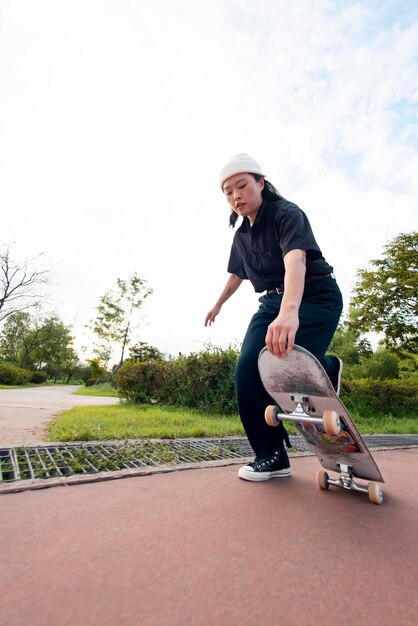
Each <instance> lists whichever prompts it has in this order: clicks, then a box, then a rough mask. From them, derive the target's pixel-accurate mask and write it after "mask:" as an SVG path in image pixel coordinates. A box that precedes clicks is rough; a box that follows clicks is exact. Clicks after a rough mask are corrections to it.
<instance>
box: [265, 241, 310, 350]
mask: <svg viewBox="0 0 418 626" xmlns="http://www.w3.org/2000/svg"><path fill="white" fill-rule="evenodd" d="M284 266H285V276H284V294H283V299H282V304H281V306H280V311H279V314H278V316H277V317H276V319H275V320H274V321H273V322H272V323H271V324H270V326H269V327H268V331H267V335H266V346H267V349H268V350H269V351H270V352H271V353H272V354H275V355H276V356H278V357H282V356H285V355H286V352H287V350H292V349H293V346H294V345H295V336H296V332H297V329H298V328H299V307H300V303H301V301H302V296H303V290H304V287H305V274H306V252H305V250H291V251H290V252H288V253H287V254H286V256H285V257H284Z"/></svg>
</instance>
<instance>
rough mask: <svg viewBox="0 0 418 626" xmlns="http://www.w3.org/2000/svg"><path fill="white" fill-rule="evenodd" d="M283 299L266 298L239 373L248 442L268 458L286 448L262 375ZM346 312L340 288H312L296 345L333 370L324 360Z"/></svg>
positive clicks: (330, 282) (328, 283) (321, 284)
mask: <svg viewBox="0 0 418 626" xmlns="http://www.w3.org/2000/svg"><path fill="white" fill-rule="evenodd" d="M281 300H282V296H279V295H272V296H262V297H261V298H260V303H261V305H260V308H259V310H258V311H257V313H256V314H255V315H254V316H253V318H252V319H251V322H250V325H249V327H248V330H247V333H246V335H245V338H244V341H243V344H242V348H241V354H240V357H239V360H238V364H237V369H236V372H235V387H236V393H237V403H238V410H239V414H240V417H241V421H242V424H243V426H244V429H245V432H246V434H247V437H248V440H249V442H250V444H251V447H252V448H253V450H254V452H255V454H256V456H257V457H258V458H262V459H263V458H266V457H269V456H271V455H272V454H274V453H275V452H276V451H277V450H279V449H283V447H284V446H283V439H284V436H285V430H284V428H283V426H282V425H280V426H278V427H277V428H272V427H271V426H268V425H267V424H266V422H265V420H264V411H265V408H266V406H268V405H269V404H272V403H274V400H273V399H272V398H271V396H270V395H269V394H268V393H267V391H266V390H265V389H264V386H263V384H262V382H261V379H260V375H259V372H258V355H259V353H260V350H261V349H262V348H263V347H264V346H265V336H266V333H267V327H268V325H269V324H270V323H271V322H272V321H273V320H274V319H275V318H276V317H277V315H278V313H279V309H280V305H281ZM341 310H342V297H341V293H340V290H339V289H338V285H337V283H336V282H335V280H334V279H332V278H326V279H324V280H321V281H318V282H317V283H313V284H311V285H308V286H307V287H306V288H305V292H304V296H303V299H302V303H301V306H300V310H299V329H298V332H297V335H296V343H297V344H299V345H300V346H302V347H304V348H306V349H307V350H309V351H310V352H312V354H314V355H315V356H316V357H317V358H318V359H319V360H320V361H321V362H322V363H323V365H324V367H325V368H326V369H329V367H330V365H331V364H332V361H331V360H329V359H328V358H327V357H325V358H324V355H325V352H326V350H327V348H328V346H329V343H330V342H331V339H332V337H333V335H334V332H335V329H336V328H337V325H338V320H339V318H340V315H341Z"/></svg>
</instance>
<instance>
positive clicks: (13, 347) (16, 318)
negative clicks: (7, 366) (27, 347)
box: [0, 311, 31, 365]
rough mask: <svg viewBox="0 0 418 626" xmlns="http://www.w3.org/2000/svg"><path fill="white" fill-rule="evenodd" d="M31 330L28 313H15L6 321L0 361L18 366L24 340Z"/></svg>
mask: <svg viewBox="0 0 418 626" xmlns="http://www.w3.org/2000/svg"><path fill="white" fill-rule="evenodd" d="M30 328H31V316H30V314H29V313H27V312H26V311H22V312H20V313H13V314H12V315H10V316H9V317H8V318H7V319H6V321H5V322H4V324H3V328H2V331H1V334H0V361H7V362H8V363H12V364H13V365H17V364H18V362H19V353H20V350H21V348H22V340H23V337H24V336H25V335H27V334H28V333H29V332H30Z"/></svg>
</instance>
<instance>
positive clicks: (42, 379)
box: [30, 370, 48, 385]
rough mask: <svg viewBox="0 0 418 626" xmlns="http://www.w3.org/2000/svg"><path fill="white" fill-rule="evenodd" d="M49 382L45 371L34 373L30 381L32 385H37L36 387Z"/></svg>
mask: <svg viewBox="0 0 418 626" xmlns="http://www.w3.org/2000/svg"><path fill="white" fill-rule="evenodd" d="M47 380H48V374H47V373H46V372H44V371H43V370H38V371H36V372H32V378H31V379H30V382H31V383H35V384H36V385H41V384H42V383H46V381H47Z"/></svg>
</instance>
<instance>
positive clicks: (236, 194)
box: [222, 174, 264, 226]
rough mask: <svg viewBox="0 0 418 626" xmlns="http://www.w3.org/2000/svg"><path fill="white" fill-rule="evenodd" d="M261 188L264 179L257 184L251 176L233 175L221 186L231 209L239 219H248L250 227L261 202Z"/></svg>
mask: <svg viewBox="0 0 418 626" xmlns="http://www.w3.org/2000/svg"><path fill="white" fill-rule="evenodd" d="M263 188H264V178H261V179H260V180H259V181H258V182H257V181H256V179H255V178H254V176H253V175H252V174H235V175H234V176H231V177H230V178H227V179H226V181H225V182H224V184H223V186H222V189H223V192H224V194H225V196H226V199H227V200H228V202H229V205H230V207H231V209H232V210H233V211H235V213H237V214H238V215H240V216H241V217H248V219H249V220H250V224H251V226H252V225H253V224H254V221H255V218H256V216H257V213H258V209H259V208H260V206H261V203H262V202H263V198H262V196H261V192H262V191H263Z"/></svg>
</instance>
